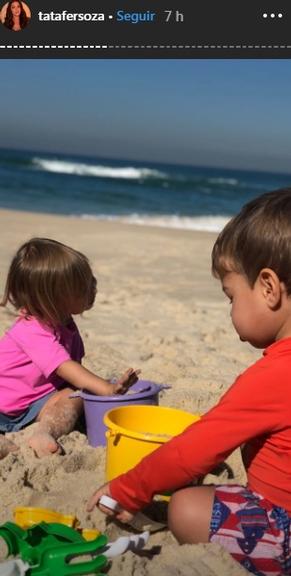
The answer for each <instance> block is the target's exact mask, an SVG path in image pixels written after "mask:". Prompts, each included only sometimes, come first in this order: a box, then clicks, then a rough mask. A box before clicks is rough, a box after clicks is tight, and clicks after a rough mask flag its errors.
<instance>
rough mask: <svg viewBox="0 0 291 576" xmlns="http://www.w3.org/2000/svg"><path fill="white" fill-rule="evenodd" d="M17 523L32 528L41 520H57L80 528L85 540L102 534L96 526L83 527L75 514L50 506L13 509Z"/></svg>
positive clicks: (79, 530)
mask: <svg viewBox="0 0 291 576" xmlns="http://www.w3.org/2000/svg"><path fill="white" fill-rule="evenodd" d="M13 518H14V522H15V524H17V525H18V526H20V528H24V529H27V528H30V527H31V526H34V525H35V524H39V522H48V523H49V522H57V523H59V524H65V526H70V527H71V528H75V530H78V532H80V534H82V536H83V538H84V539H85V540H94V538H97V536H100V534H101V532H100V530H96V529H94V528H81V527H80V521H79V520H78V518H77V516H74V515H73V514H61V513H60V512H55V510H50V509H49V508H35V507H33V506H19V507H17V508H15V509H14V511H13Z"/></svg>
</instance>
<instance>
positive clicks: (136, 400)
mask: <svg viewBox="0 0 291 576" xmlns="http://www.w3.org/2000/svg"><path fill="white" fill-rule="evenodd" d="M165 388H169V386H165V385H163V384H155V382H150V381H149V380H138V382H136V384H134V385H133V386H131V388H130V390H129V391H128V393H127V394H123V395H121V394H116V395H115V396H96V395H95V394H90V392H84V391H83V390H82V391H81V392H79V393H78V395H79V396H80V397H81V398H83V400H84V412H85V419H86V428H87V437H88V442H89V444H90V446H105V445H106V438H105V431H106V426H105V424H104V423H103V417H104V414H105V412H107V411H108V410H111V409H112V408H118V407H119V406H129V405H132V404H133V405H135V404H152V405H156V406H158V404H159V392H160V391H161V390H164V389H165Z"/></svg>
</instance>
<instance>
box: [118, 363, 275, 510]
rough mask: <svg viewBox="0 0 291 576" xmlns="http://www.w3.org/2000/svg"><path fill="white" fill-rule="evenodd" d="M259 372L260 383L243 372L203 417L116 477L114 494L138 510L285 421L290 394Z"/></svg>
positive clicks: (124, 505) (188, 482)
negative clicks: (280, 418)
mask: <svg viewBox="0 0 291 576" xmlns="http://www.w3.org/2000/svg"><path fill="white" fill-rule="evenodd" d="M263 377H264V379H263ZM257 378H258V379H257V382H256V386H254V378H253V377H246V376H244V377H243V379H241V378H238V379H237V381H236V382H235V384H234V385H233V386H232V387H231V389H230V390H228V392H227V393H226V394H225V395H224V396H223V398H222V399H221V401H220V402H219V403H218V404H217V405H216V406H215V407H214V408H212V409H211V410H210V411H209V412H208V413H207V414H205V415H204V416H203V417H202V418H201V420H199V421H197V422H195V423H194V424H192V425H191V426H189V427H188V428H187V429H186V430H185V431H184V432H183V433H182V434H180V435H179V436H176V437H174V438H173V439H172V440H169V441H168V442H166V443H165V444H163V445H162V446H161V447H160V448H158V449H157V450H155V451H154V452H152V453H151V454H149V455H148V456H146V457H145V458H143V460H142V461H141V462H140V463H139V464H137V465H136V466H135V467H134V468H132V469H131V470H129V471H128V472H126V473H125V474H122V475H121V476H119V477H117V478H115V479H113V480H111V482H110V484H109V489H110V493H111V495H112V496H113V498H114V499H115V500H117V501H118V502H119V504H120V505H121V506H122V507H123V508H124V509H125V510H128V511H130V512H136V511H138V510H139V509H141V508H143V507H145V506H146V505H147V504H149V503H150V501H151V500H152V498H153V496H154V494H161V493H163V492H165V491H167V490H170V491H171V490H176V489H177V488H181V487H183V486H187V485H189V484H191V483H192V481H193V480H194V479H197V478H199V477H200V476H204V475H205V474H206V473H208V472H210V471H211V470H213V468H214V467H215V466H216V465H217V464H219V463H220V462H223V461H224V460H225V459H226V458H227V457H228V456H229V454H231V452H233V450H234V449H235V448H237V447H238V446H240V445H241V444H242V443H244V442H247V441H249V440H250V439H252V438H255V437H260V435H263V434H265V433H268V431H270V430H275V429H276V427H278V425H279V424H278V412H279V413H280V410H282V413H283V410H284V409H283V406H284V402H285V403H286V400H285V395H284V394H282V395H279V397H278V393H277V392H276V390H275V387H274V385H273V383H272V382H271V381H270V382H268V383H267V382H266V379H265V374H264V372H262V375H261V378H262V382H261V383H259V379H260V378H259V377H258V376H257ZM278 381H280V376H278ZM260 384H262V386H261V385H260ZM262 391H263V394H264V395H263V394H262ZM281 396H282V398H281ZM280 398H281V400H280V402H281V408H280V407H278V403H279V399H280ZM275 399H276V400H275ZM275 402H277V406H276V404H275ZM274 406H276V409H274ZM285 411H286V409H285Z"/></svg>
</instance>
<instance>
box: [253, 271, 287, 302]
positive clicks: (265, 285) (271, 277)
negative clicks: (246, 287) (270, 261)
mask: <svg viewBox="0 0 291 576" xmlns="http://www.w3.org/2000/svg"><path fill="white" fill-rule="evenodd" d="M257 281H258V282H259V285H260V288H261V290H262V294H263V296H264V298H265V300H266V302H267V304H268V306H269V307H270V308H272V309H273V310H274V309H276V308H278V306H280V303H281V298H282V294H283V292H284V291H285V290H284V284H283V283H282V282H280V280H279V278H278V276H277V274H276V272H274V270H272V269H271V268H263V269H262V270H261V271H260V273H259V275H258V278H257Z"/></svg>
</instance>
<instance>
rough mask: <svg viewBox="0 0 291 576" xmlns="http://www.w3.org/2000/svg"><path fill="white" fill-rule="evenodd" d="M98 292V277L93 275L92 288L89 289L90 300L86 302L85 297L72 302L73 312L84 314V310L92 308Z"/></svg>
mask: <svg viewBox="0 0 291 576" xmlns="http://www.w3.org/2000/svg"><path fill="white" fill-rule="evenodd" d="M96 294H97V280H96V278H95V277H94V276H93V277H92V283H91V286H90V290H89V294H88V300H87V303H84V299H83V298H82V299H80V300H79V301H78V300H76V301H75V302H73V303H72V306H71V311H70V312H71V314H82V313H83V312H85V310H90V308H92V306H93V304H94V301H95V298H96Z"/></svg>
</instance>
